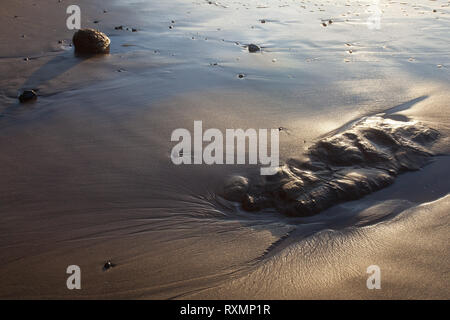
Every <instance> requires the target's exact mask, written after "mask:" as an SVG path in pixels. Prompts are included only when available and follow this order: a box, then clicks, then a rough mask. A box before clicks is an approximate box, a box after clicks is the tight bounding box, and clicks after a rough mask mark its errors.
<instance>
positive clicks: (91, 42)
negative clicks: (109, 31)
mask: <svg viewBox="0 0 450 320" xmlns="http://www.w3.org/2000/svg"><path fill="white" fill-rule="evenodd" d="M72 42H73V44H74V46H75V51H76V52H77V53H83V54H98V53H109V45H110V44H111V41H110V40H109V38H108V37H107V36H106V34H104V33H103V32H100V31H98V30H94V29H80V30H78V31H77V32H75V34H74V35H73V39H72Z"/></svg>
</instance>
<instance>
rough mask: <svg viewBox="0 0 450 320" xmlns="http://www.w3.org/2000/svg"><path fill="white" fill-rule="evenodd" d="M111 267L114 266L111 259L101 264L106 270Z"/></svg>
mask: <svg viewBox="0 0 450 320" xmlns="http://www.w3.org/2000/svg"><path fill="white" fill-rule="evenodd" d="M112 267H114V265H113V264H112V262H111V261H109V260H108V261H106V263H105V265H104V266H103V269H104V270H108V269H111V268H112Z"/></svg>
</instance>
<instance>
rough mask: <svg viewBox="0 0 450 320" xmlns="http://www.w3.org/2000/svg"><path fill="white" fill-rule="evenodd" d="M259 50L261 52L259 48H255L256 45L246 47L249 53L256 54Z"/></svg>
mask: <svg viewBox="0 0 450 320" xmlns="http://www.w3.org/2000/svg"><path fill="white" fill-rule="evenodd" d="M260 50H261V48H260V47H259V46H257V45H256V44H253V43H251V44H249V45H248V51H249V52H258V51H260Z"/></svg>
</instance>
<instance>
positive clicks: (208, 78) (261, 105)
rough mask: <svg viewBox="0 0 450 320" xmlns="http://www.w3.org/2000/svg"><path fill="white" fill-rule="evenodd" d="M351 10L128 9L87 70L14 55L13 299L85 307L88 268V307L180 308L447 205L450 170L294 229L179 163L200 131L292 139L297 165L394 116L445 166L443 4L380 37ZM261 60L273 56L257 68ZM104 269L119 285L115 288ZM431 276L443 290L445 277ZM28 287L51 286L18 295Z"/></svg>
mask: <svg viewBox="0 0 450 320" xmlns="http://www.w3.org/2000/svg"><path fill="white" fill-rule="evenodd" d="M346 4H347V2H344V1H333V2H329V1H314V2H308V1H303V2H302V1H245V2H239V1H219V2H216V3H213V4H209V3H208V2H207V1H200V0H198V1H194V2H192V1H184V0H183V1H181V0H180V1H178V0H176V1H170V2H169V1H164V2H162V1H150V0H147V1H140V2H136V1H118V2H117V3H116V4H115V5H110V7H109V8H108V13H107V14H104V13H103V12H102V10H103V9H102V8H100V7H98V8H96V10H89V11H88V12H86V14H87V16H85V18H84V19H85V20H84V22H83V24H84V25H83V26H84V27H96V28H99V29H101V30H102V31H104V32H106V33H107V34H108V35H109V36H110V38H111V41H112V46H111V54H110V55H108V56H104V57H94V58H90V59H85V58H80V57H75V56H74V54H73V51H72V48H70V47H68V46H65V45H63V47H62V48H59V51H58V50H57V51H55V52H51V53H48V52H46V53H44V54H35V55H33V54H30V56H32V57H33V59H31V60H30V61H28V62H26V63H25V62H24V61H22V59H23V57H22V53H21V52H20V51H17V52H16V55H11V54H3V52H2V54H0V56H1V57H4V58H2V59H1V60H0V71H1V72H3V73H4V74H8V75H9V76H8V77H7V78H4V79H2V80H1V82H0V132H1V134H0V148H1V150H2V153H1V154H0V168H2V169H1V170H0V177H1V181H2V183H1V184H0V203H1V209H0V210H1V212H2V214H1V216H0V219H1V222H2V224H1V225H2V226H1V227H0V231H2V232H1V236H0V237H1V238H0V246H1V248H2V250H1V252H0V256H1V258H2V261H4V265H3V266H2V267H1V268H0V269H1V271H2V272H1V274H2V276H1V280H2V284H3V285H2V288H3V289H2V292H1V296H2V297H19V296H20V297H74V293H72V292H69V291H67V290H66V289H65V280H64V279H65V278H64V276H65V275H64V272H61V270H64V268H65V266H67V265H69V264H74V263H76V264H79V265H80V266H81V267H82V269H83V270H86V271H85V273H84V274H85V276H84V277H85V280H84V281H85V282H84V283H86V284H85V290H83V291H82V292H81V294H80V295H81V297H105V298H107V297H127V298H128V297H133V298H136V297H137V298H139V297H145V298H149V297H150V298H152V297H157V298H168V297H181V296H184V294H186V293H189V292H195V291H196V290H198V289H199V288H211V287H213V288H214V287H215V285H216V284H217V283H222V282H224V281H227V280H228V279H229V277H240V276H244V277H245V275H246V274H247V273H248V270H249V268H252V267H254V266H255V265H256V266H258V265H259V263H261V261H267V260H266V258H267V259H269V260H270V257H271V255H274V254H277V253H278V252H282V250H284V249H285V248H289V246H290V245H292V244H295V245H296V246H302V239H305V238H306V237H307V236H309V235H311V234H315V233H317V232H320V231H323V230H329V229H331V230H345V229H346V228H355V227H356V228H357V227H361V226H367V225H372V224H376V223H379V222H380V221H384V220H386V221H390V219H392V218H393V217H395V216H396V215H397V214H399V213H400V212H403V211H404V210H405V209H407V208H410V207H413V206H415V205H417V204H419V203H422V202H427V201H432V200H436V199H438V198H441V197H443V196H445V195H446V194H447V193H448V191H449V185H448V183H446V181H449V180H448V179H445V177H448V175H449V172H448V167H449V166H448V163H449V162H448V157H446V156H441V157H436V158H435V162H433V163H432V164H431V165H429V166H427V167H425V168H424V169H422V171H418V172H414V173H408V174H405V175H404V176H402V177H400V178H399V179H398V180H397V181H396V182H395V184H394V185H392V186H391V187H389V188H387V189H384V190H382V191H379V192H376V193H374V194H372V195H370V196H368V197H366V198H363V199H362V200H360V201H357V202H349V203H347V204H342V205H339V206H336V207H334V208H331V209H329V210H327V211H325V212H323V214H319V215H318V216H316V217H313V218H306V219H299V218H287V217H282V216H280V215H279V214H278V213H277V212H275V211H273V210H267V212H259V213H247V212H244V211H242V210H241V209H240V208H239V206H238V205H237V204H235V203H231V202H227V201H225V200H223V199H221V198H220V197H218V196H217V194H218V193H219V190H221V188H222V185H223V181H224V180H225V179H226V177H228V176H230V175H235V174H239V175H241V174H244V175H247V174H254V173H255V172H257V170H258V169H259V168H258V167H257V166H246V165H242V166H226V165H223V166H206V165H198V166H194V165H192V166H180V167H176V166H174V165H173V164H172V163H171V161H170V152H171V148H172V147H173V145H174V144H173V143H171V142H170V135H171V132H172V131H173V130H174V129H176V128H187V129H189V130H193V123H194V120H202V121H203V123H204V127H205V128H218V129H220V130H222V131H224V130H225V129H226V128H244V129H245V128H279V127H283V128H286V129H287V130H284V131H282V132H281V135H280V153H281V159H282V160H286V159H289V158H298V157H301V156H302V155H303V153H304V151H305V149H306V148H307V147H309V146H311V145H312V144H314V142H315V141H317V139H318V138H319V137H321V136H322V135H325V134H327V133H329V132H331V131H333V130H335V129H337V128H340V127H341V126H343V125H344V124H346V123H348V122H351V121H353V120H356V119H359V118H361V117H363V116H367V115H373V114H376V113H378V112H383V111H385V110H388V109H391V110H392V108H394V110H395V111H397V112H401V116H405V115H406V116H408V117H414V118H417V119H419V120H420V121H423V122H424V123H426V124H427V125H429V126H430V127H433V128H435V129H437V130H439V131H440V132H441V133H442V137H441V138H442V139H441V141H444V142H443V143H442V144H441V145H438V146H437V147H436V148H435V150H434V151H435V152H436V153H443V154H444V153H446V152H448V143H445V141H448V140H445V139H446V137H447V132H448V129H449V123H450V121H448V120H449V112H448V101H449V99H448V95H446V92H448V88H449V86H448V83H450V82H449V81H450V72H449V67H450V56H449V54H448V52H449V45H448V43H447V41H446V39H447V35H448V30H449V26H450V23H449V14H450V8H449V6H448V2H446V1H433V2H429V1H420V4H416V5H412V4H411V5H409V4H401V3H394V2H389V3H384V2H382V4H381V6H382V9H383V10H384V12H383V15H382V17H381V29H379V30H370V29H369V28H368V27H367V24H366V22H367V18H368V17H369V16H370V14H371V13H370V12H368V11H367V10H369V9H370V7H368V6H367V5H369V4H371V2H370V1H355V2H352V3H351V4H349V5H346ZM116 5H117V6H116ZM122 5H123V6H124V7H121V6H122ZM122 8H126V10H127V11H126V13H120V12H121V11H120V10H121V9H122ZM433 9H436V10H437V12H433ZM130 12H131V13H132V14H129V13H130ZM48 18H51V17H48ZM97 19H100V23H99V24H93V22H92V21H94V20H97ZM261 19H265V21H266V22H265V23H261V21H260V20H261ZM330 19H331V20H332V21H333V23H332V24H329V25H327V26H326V27H324V26H322V20H323V21H325V22H326V23H327V24H328V22H327V21H328V20H330ZM172 20H173V21H174V22H172ZM118 25H123V26H126V27H137V28H138V32H131V31H127V30H115V29H114V27H115V26H118ZM169 26H172V28H171V29H169ZM71 34H72V33H71V32H69V31H67V32H66V34H65V36H66V37H67V39H65V40H66V42H68V41H69V40H70V37H71ZM418 39H420V41H418ZM249 43H255V44H257V45H260V46H261V47H262V51H261V52H259V53H249V52H248V50H247V49H246V47H245V45H246V44H249ZM349 50H351V53H350V52H349ZM19 52H20V54H19ZM27 54H29V52H28V53H27ZM238 74H245V77H244V78H242V79H240V78H238ZM23 88H27V89H28V88H30V89H31V88H35V89H38V90H39V91H38V94H39V100H38V102H37V103H35V104H30V105H19V104H18V102H17V101H16V93H17V92H18V90H20V89H23ZM368 208H372V209H370V210H369V209H368ZM443 219H447V218H446V217H444V218H443ZM446 221H448V220H446ZM440 234H441V235H442V237H445V234H446V233H445V232H442V231H441V233H440ZM428 235H429V234H428ZM436 237H438V236H436ZM357 239H358V238H357V237H355V241H358V240H357ZM374 241H375V240H374ZM316 245H317V248H319V249H320V248H325V247H326V246H327V244H326V243H321V242H320V241H318V242H317V244H316ZM289 250H290V249H289ZM293 250H294V249H293ZM442 250H443V252H444V253H445V252H448V246H443V248H442ZM292 252H295V250H294V251H292ZM301 252H302V251H301V250H299V251H298V254H299V255H300V256H301V254H302V253H301ZM281 254H283V253H281ZM417 255H418V256H420V252H417ZM108 259H112V260H113V262H115V263H116V265H117V267H115V268H113V269H112V270H111V272H107V273H104V272H102V270H101V266H102V265H103V264H104V261H106V260H108ZM383 261H388V260H383ZM436 263H437V264H438V265H439V266H441V267H440V268H437V270H438V271H436V274H439V272H441V271H442V270H443V269H445V268H444V267H442V264H444V266H445V263H446V262H445V261H436ZM30 269H31V270H32V271H34V272H35V273H37V274H39V275H40V277H38V279H34V280H33V278H32V276H31V275H30V276H26V279H27V280H29V281H30V283H31V284H30V285H29V286H28V287H27V286H26V285H19V284H18V283H20V282H19V281H18V280H17V279H19V278H21V277H24V275H25V274H27V273H28V272H29V270H30ZM58 270H59V271H58ZM271 270H272V269H271ZM31 274H33V273H31ZM55 275H57V276H55ZM28 277H29V278H28ZM267 283H270V281H267ZM362 283H363V284H364V282H362ZM319 287H320V286H319ZM30 288H33V290H29V289H30ZM436 288H437V289H436V291H435V292H434V294H435V295H437V296H445V295H446V294H447V293H445V292H442V289H441V288H440V287H436ZM233 290H234V289H233ZM236 290H237V289H236ZM260 290H263V289H260ZM264 290H267V291H269V292H270V290H268V287H264ZM242 292H244V291H242ZM324 292H325V291H324ZM396 292H403V291H401V290H399V291H395V292H393V293H391V295H392V296H395V294H396ZM235 293H236V295H237V296H239V295H240V292H235ZM278 293H279V292H278ZM414 293H415V291H414V290H413V296H414ZM274 294H277V292H275V293H274ZM269 295H270V293H269ZM225 296H228V297H229V296H233V294H232V293H230V292H228V293H227V294H225ZM272 297H273V298H276V297H277V296H272Z"/></svg>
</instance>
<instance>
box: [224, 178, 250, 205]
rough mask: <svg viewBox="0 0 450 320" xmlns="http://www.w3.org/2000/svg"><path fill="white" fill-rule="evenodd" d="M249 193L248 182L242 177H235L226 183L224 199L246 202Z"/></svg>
mask: <svg viewBox="0 0 450 320" xmlns="http://www.w3.org/2000/svg"><path fill="white" fill-rule="evenodd" d="M247 191H248V180H247V178H244V177H241V176H234V177H231V178H229V179H228V180H227V181H226V182H225V186H224V197H225V198H226V199H228V200H231V201H236V202H240V201H242V200H244V198H245V196H246V195H247Z"/></svg>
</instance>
